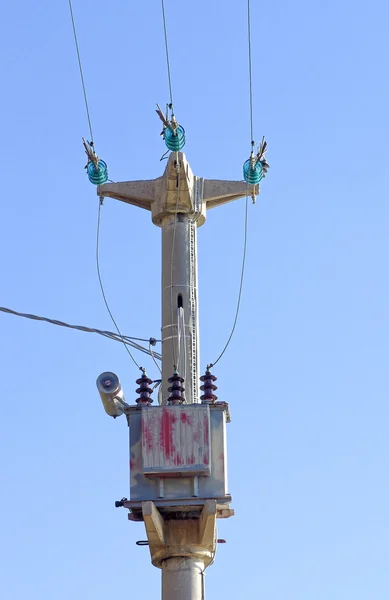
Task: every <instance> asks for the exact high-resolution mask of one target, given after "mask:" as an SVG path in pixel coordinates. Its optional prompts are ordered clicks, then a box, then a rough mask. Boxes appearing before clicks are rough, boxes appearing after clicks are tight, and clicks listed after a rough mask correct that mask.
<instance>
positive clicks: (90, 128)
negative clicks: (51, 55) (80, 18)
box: [69, 0, 94, 144]
mask: <svg viewBox="0 0 389 600" xmlns="http://www.w3.org/2000/svg"><path fill="white" fill-rule="evenodd" d="M69 9H70V16H71V19H72V25H73V34H74V41H75V44H76V50H77V58H78V66H79V68H80V76H81V83H82V90H83V92H84V100H85V108H86V114H87V117H88V123H89V131H90V138H91V139H90V141H91V142H92V143H93V144H94V139H93V131H92V121H91V117H90V112H89V105H88V98H87V95H86V87H85V81H84V73H83V70H82V63H81V55H80V49H79V46H78V39H77V32H76V24H75V22H74V15H73V7H72V0H69Z"/></svg>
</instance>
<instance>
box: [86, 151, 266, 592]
mask: <svg viewBox="0 0 389 600" xmlns="http://www.w3.org/2000/svg"><path fill="white" fill-rule="evenodd" d="M257 188H258V186H257ZM255 191H256V192H257V193H258V191H259V190H258V189H255ZM97 193H98V195H100V196H104V197H111V198H115V199H117V200H121V201H122V202H126V203H128V204H133V205H134V206H138V207H140V208H144V209H146V210H149V211H151V216H152V221H153V223H154V224H155V225H157V226H159V227H161V229H162V383H161V388H162V405H161V406H154V407H152V406H151V402H152V400H151V398H150V394H151V391H152V390H151V388H150V387H149V385H150V383H152V382H151V380H150V379H148V377H147V375H146V374H145V373H144V374H143V376H142V377H140V378H139V379H138V380H137V383H138V384H139V388H138V390H137V392H138V393H139V398H138V399H137V400H136V405H134V406H128V405H126V408H125V410H124V412H125V414H126V416H127V420H128V424H129V428H130V492H131V497H130V500H127V499H123V500H122V501H120V502H118V503H117V505H119V506H124V507H126V508H128V509H129V511H130V512H129V519H130V520H132V521H144V523H145V527H146V532H147V538H148V543H149V547H150V553H151V560H152V563H153V564H154V565H155V566H156V567H159V568H160V569H162V600H203V598H204V570H205V569H206V567H207V566H209V565H210V564H211V563H212V562H213V560H214V556H215V550H216V543H217V536H216V518H226V517H230V516H232V515H233V510H232V509H230V508H229V503H230V502H231V496H230V494H229V492H228V487H227V451H226V431H225V425H226V423H227V422H229V420H230V419H229V410H228V404H227V403H226V402H217V401H216V400H217V396H215V394H214V391H215V390H216V389H217V388H216V386H215V385H214V381H215V380H216V377H215V376H214V375H212V374H211V373H210V371H209V370H207V371H206V373H205V375H203V376H202V377H201V381H202V382H203V385H202V386H201V390H202V391H203V395H202V396H201V397H200V394H199V380H200V377H199V319H198V288H197V227H199V226H200V225H203V224H204V223H205V219H206V211H207V209H209V208H214V207H216V206H220V205H222V204H225V203H227V202H231V201H232V200H235V199H238V198H241V197H244V196H246V194H247V184H246V183H245V182H244V181H237V182H234V181H219V180H206V179H202V178H200V177H196V176H194V175H193V173H192V171H191V169H190V166H189V164H188V162H187V160H186V157H185V155H184V154H182V153H181V152H172V153H171V154H170V157H169V160H168V163H167V166H166V169H165V172H164V174H163V176H162V177H159V178H158V179H154V180H150V181H128V182H122V183H107V184H104V185H102V186H100V187H99V188H98V190H97ZM103 379H104V378H103ZM106 382H108V383H107V390H108V389H109V385H110V384H111V383H112V382H110V380H109V377H108V378H107V377H106ZM103 384H105V381H103ZM119 385H120V384H119ZM184 390H185V391H184ZM107 412H108V411H107ZM109 414H114V413H109ZM119 414H120V413H119Z"/></svg>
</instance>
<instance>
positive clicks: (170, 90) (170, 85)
mask: <svg viewBox="0 0 389 600" xmlns="http://www.w3.org/2000/svg"><path fill="white" fill-rule="evenodd" d="M161 2H162V18H163V32H164V36H165V52H166V66H167V77H168V82H169V93H170V105H171V106H170V108H171V110H172V113H173V92H172V80H171V75H170V60H169V48H168V42H167V30H166V16H165V2H164V0H161Z"/></svg>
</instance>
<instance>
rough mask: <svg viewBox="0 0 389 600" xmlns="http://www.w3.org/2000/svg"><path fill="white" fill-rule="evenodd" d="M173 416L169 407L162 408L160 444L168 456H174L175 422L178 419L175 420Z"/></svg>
mask: <svg viewBox="0 0 389 600" xmlns="http://www.w3.org/2000/svg"><path fill="white" fill-rule="evenodd" d="M172 416H173V415H171V414H170V411H169V409H166V408H164V409H163V410H162V419H161V434H160V444H161V450H162V451H163V452H164V453H165V456H166V458H171V457H172V450H173V423H174V422H175V421H176V419H174V421H173V419H172Z"/></svg>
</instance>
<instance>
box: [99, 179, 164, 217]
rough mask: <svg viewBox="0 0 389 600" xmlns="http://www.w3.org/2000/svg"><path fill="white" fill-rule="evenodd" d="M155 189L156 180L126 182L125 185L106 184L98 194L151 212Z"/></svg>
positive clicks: (100, 188)
mask: <svg viewBox="0 0 389 600" xmlns="http://www.w3.org/2000/svg"><path fill="white" fill-rule="evenodd" d="M154 188H155V180H154V179H149V180H147V181H124V182H123V183H105V184H104V185H101V186H100V187H99V188H98V190H97V193H98V194H99V195H100V196H104V197H107V198H115V200H120V201H121V202H125V203H126V204H132V205H133V206H139V208H144V209H145V210H151V203H152V201H153V198H154Z"/></svg>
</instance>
